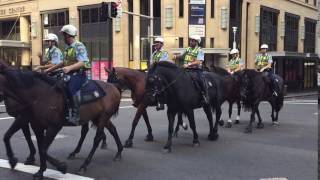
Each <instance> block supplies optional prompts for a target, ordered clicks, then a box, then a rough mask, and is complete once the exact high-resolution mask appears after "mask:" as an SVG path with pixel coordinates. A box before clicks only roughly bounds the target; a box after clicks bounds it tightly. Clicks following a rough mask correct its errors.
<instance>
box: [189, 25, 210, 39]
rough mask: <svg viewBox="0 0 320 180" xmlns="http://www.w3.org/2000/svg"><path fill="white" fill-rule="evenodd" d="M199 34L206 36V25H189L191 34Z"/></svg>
mask: <svg viewBox="0 0 320 180" xmlns="http://www.w3.org/2000/svg"><path fill="white" fill-rule="evenodd" d="M191 35H198V36H200V37H205V35H206V26H205V25H189V36H191Z"/></svg>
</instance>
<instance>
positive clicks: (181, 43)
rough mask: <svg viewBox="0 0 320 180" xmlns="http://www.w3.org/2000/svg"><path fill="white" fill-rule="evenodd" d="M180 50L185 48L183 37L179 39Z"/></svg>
mask: <svg viewBox="0 0 320 180" xmlns="http://www.w3.org/2000/svg"><path fill="white" fill-rule="evenodd" d="M179 48H183V37H179Z"/></svg>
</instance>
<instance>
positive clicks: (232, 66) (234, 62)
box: [227, 49, 244, 74]
mask: <svg viewBox="0 0 320 180" xmlns="http://www.w3.org/2000/svg"><path fill="white" fill-rule="evenodd" d="M230 55H231V56H232V57H231V59H230V60H229V62H228V65H227V70H228V72H229V73H230V74H233V73H234V72H237V71H240V70H241V69H243V65H244V63H243V60H242V59H241V58H240V57H239V50H238V49H232V50H231V51H230Z"/></svg>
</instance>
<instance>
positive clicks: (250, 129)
mask: <svg viewBox="0 0 320 180" xmlns="http://www.w3.org/2000/svg"><path fill="white" fill-rule="evenodd" d="M256 104H257V103H254V105H253V108H252V112H251V116H250V122H249V124H248V126H247V127H246V130H245V131H244V132H245V133H252V123H253V122H254V120H255V117H254V116H255V114H256V109H257V105H256Z"/></svg>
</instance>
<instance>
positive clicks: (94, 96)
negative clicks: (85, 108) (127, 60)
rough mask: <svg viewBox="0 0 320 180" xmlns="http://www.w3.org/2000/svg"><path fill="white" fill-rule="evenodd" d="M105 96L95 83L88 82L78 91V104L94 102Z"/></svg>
mask: <svg viewBox="0 0 320 180" xmlns="http://www.w3.org/2000/svg"><path fill="white" fill-rule="evenodd" d="M105 95H106V92H105V91H104V90H103V89H102V88H101V87H100V86H99V85H98V83H97V82H96V81H93V80H88V81H87V82H85V83H84V84H83V85H82V87H81V89H80V104H87V103H90V102H93V101H96V100H98V99H100V98H102V97H104V96H105Z"/></svg>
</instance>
